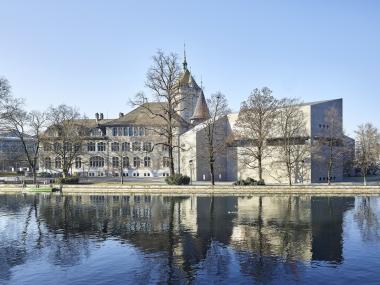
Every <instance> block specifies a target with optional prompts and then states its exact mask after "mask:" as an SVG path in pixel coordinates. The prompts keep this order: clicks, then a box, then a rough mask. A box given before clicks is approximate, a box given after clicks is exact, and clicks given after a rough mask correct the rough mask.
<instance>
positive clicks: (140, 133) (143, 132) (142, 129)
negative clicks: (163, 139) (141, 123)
mask: <svg viewBox="0 0 380 285" xmlns="http://www.w3.org/2000/svg"><path fill="white" fill-rule="evenodd" d="M139 135H140V137H142V136H144V135H145V128H143V127H140V129H139Z"/></svg>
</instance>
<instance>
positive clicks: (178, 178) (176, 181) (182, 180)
mask: <svg viewBox="0 0 380 285" xmlns="http://www.w3.org/2000/svg"><path fill="white" fill-rule="evenodd" d="M165 182H166V183H167V184H168V185H189V183H190V177H189V176H186V175H182V174H179V173H177V174H174V175H173V176H169V177H166V178H165Z"/></svg>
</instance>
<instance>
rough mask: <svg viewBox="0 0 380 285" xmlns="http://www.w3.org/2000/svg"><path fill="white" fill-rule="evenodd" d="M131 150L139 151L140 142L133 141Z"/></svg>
mask: <svg viewBox="0 0 380 285" xmlns="http://www.w3.org/2000/svg"><path fill="white" fill-rule="evenodd" d="M132 150H133V151H140V150H141V143H140V142H133V144H132Z"/></svg>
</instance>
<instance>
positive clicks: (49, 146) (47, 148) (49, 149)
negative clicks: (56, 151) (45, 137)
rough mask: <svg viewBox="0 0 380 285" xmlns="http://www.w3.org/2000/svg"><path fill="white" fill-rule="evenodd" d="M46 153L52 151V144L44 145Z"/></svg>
mask: <svg viewBox="0 0 380 285" xmlns="http://www.w3.org/2000/svg"><path fill="white" fill-rule="evenodd" d="M44 151H51V144H50V143H44Z"/></svg>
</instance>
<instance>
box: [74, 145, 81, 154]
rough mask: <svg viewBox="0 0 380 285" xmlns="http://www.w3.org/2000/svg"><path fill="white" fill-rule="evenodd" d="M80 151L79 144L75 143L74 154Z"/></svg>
mask: <svg viewBox="0 0 380 285" xmlns="http://www.w3.org/2000/svg"><path fill="white" fill-rule="evenodd" d="M80 149H81V145H80V144H79V143H76V144H75V145H74V152H79V151H80Z"/></svg>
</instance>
